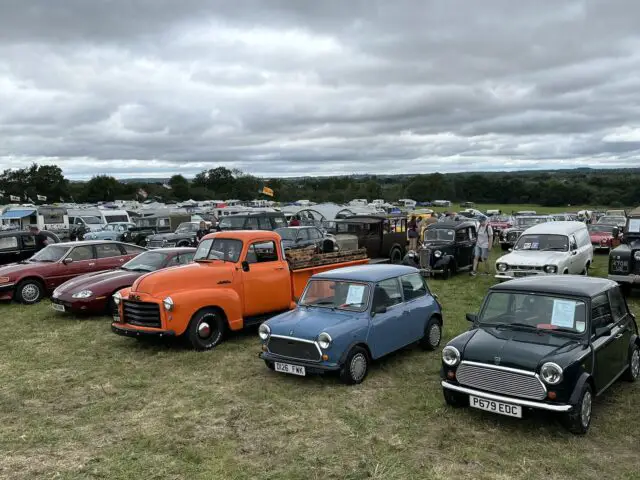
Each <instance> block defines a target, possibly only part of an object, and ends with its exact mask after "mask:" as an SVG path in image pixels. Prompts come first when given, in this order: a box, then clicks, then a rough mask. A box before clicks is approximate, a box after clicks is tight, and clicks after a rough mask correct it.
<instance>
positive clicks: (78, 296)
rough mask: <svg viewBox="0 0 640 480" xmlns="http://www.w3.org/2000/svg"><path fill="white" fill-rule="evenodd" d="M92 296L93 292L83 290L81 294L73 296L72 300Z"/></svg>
mask: <svg viewBox="0 0 640 480" xmlns="http://www.w3.org/2000/svg"><path fill="white" fill-rule="evenodd" d="M91 295H93V292H92V291H91V290H81V291H80V292H78V293H74V294H73V295H71V298H89V297H90V296H91Z"/></svg>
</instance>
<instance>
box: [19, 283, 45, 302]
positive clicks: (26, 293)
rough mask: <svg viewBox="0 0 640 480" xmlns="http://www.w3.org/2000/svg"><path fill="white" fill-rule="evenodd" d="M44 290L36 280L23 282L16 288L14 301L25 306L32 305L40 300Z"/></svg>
mask: <svg viewBox="0 0 640 480" xmlns="http://www.w3.org/2000/svg"><path fill="white" fill-rule="evenodd" d="M43 295H44V288H43V287H42V284H41V283H40V282H39V281H38V280H24V281H22V282H20V283H19V284H18V286H17V287H16V299H17V300H18V301H19V302H20V303H24V304H25V305H33V304H34V303H38V302H39V301H40V300H42V296H43Z"/></svg>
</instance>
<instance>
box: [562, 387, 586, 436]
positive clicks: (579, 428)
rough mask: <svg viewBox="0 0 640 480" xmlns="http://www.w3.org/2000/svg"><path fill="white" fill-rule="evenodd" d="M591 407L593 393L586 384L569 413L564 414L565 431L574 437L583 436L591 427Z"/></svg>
mask: <svg viewBox="0 0 640 480" xmlns="http://www.w3.org/2000/svg"><path fill="white" fill-rule="evenodd" d="M592 407H593V391H592V390H591V386H590V385H589V384H588V383H585V385H584V386H583V387H582V392H581V393H580V399H579V400H578V402H577V403H576V404H575V405H573V409H572V410H571V412H569V413H567V414H566V417H565V423H566V425H567V429H568V430H569V431H570V432H571V433H574V434H576V435H584V434H585V433H587V432H588V431H589V426H590V425H591V409H592Z"/></svg>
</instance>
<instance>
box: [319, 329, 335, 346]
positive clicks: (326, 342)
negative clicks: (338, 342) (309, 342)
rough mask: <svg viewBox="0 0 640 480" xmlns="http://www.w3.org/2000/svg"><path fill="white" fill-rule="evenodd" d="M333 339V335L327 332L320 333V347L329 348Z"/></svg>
mask: <svg viewBox="0 0 640 480" xmlns="http://www.w3.org/2000/svg"><path fill="white" fill-rule="evenodd" d="M332 341H333V340H332V339H331V335H329V334H328V333H327V332H322V333H321V334H320V335H318V345H320V348H321V349H323V350H327V349H328V348H329V347H330V346H331V342H332Z"/></svg>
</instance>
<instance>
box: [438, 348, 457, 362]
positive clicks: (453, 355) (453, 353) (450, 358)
mask: <svg viewBox="0 0 640 480" xmlns="http://www.w3.org/2000/svg"><path fill="white" fill-rule="evenodd" d="M442 361H443V362H444V363H445V364H446V365H448V366H450V367H455V366H456V365H457V364H458V363H460V352H459V351H458V349H457V348H456V347H444V349H443V350H442Z"/></svg>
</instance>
